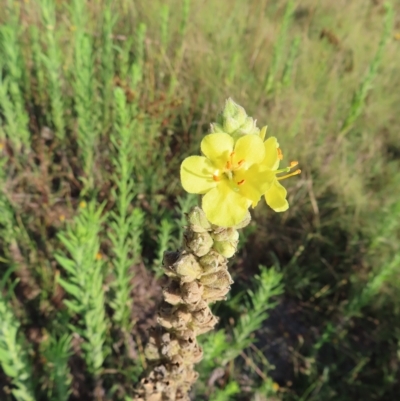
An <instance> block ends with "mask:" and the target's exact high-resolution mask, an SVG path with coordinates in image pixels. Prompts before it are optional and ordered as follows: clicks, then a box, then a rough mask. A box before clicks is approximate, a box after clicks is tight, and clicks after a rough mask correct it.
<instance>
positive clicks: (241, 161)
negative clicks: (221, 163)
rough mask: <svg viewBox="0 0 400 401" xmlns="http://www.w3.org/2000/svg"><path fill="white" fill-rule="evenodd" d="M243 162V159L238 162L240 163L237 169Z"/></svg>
mask: <svg viewBox="0 0 400 401" xmlns="http://www.w3.org/2000/svg"><path fill="white" fill-rule="evenodd" d="M244 162H245V160H244V159H243V160H240V161H239V162H238V167H240V166H241V165H242V164H243V163H244Z"/></svg>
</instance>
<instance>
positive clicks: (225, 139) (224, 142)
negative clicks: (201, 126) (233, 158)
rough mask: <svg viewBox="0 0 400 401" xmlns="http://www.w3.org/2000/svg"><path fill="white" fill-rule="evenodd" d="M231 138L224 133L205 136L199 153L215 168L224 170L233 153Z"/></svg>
mask: <svg viewBox="0 0 400 401" xmlns="http://www.w3.org/2000/svg"><path fill="white" fill-rule="evenodd" d="M233 144H234V140H233V138H232V137H231V136H230V135H228V134H226V133H222V132H221V133H217V134H209V135H206V136H205V137H204V138H203V140H202V141H201V151H202V152H203V154H204V156H206V157H207V158H208V159H210V160H211V161H212V162H213V163H214V165H215V167H216V168H220V169H222V168H224V167H225V164H226V162H227V161H228V160H229V158H230V154H231V153H232V151H233Z"/></svg>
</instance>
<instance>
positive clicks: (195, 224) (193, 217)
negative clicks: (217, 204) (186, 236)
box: [187, 206, 211, 233]
mask: <svg viewBox="0 0 400 401" xmlns="http://www.w3.org/2000/svg"><path fill="white" fill-rule="evenodd" d="M187 220H188V223H189V225H190V228H191V229H192V231H194V232H196V233H202V232H206V231H209V230H210V229H211V223H210V222H209V221H208V220H207V217H206V214H205V213H204V212H203V210H202V209H200V208H199V207H197V206H196V207H194V208H193V209H192V210H191V211H190V212H189V213H188V215H187Z"/></svg>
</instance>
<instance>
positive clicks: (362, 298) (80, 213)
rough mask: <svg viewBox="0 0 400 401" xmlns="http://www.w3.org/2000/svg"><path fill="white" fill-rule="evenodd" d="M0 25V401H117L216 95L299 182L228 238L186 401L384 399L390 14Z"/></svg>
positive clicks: (384, 10)
mask: <svg viewBox="0 0 400 401" xmlns="http://www.w3.org/2000/svg"><path fill="white" fill-rule="evenodd" d="M0 7H1V10H3V13H1V15H0V167H1V168H0V283H1V285H0V322H1V324H0V399H1V400H3V399H4V400H5V401H10V400H17V401H20V400H51V401H53V400H54V401H59V400H71V401H72V400H73V401H75V400H76V401H78V400H79V401H81V400H129V399H130V397H131V396H132V394H133V388H134V384H135V382H137V380H138V378H139V377H140V373H141V371H142V370H143V368H144V365H143V364H144V354H143V347H144V344H145V342H146V332H147V330H148V329H149V327H150V326H151V325H152V324H154V323H155V319H156V308H157V302H158V300H159V299H160V298H161V285H162V279H161V278H160V277H159V272H160V263H161V260H162V254H163V252H164V251H165V250H167V249H169V250H175V249H176V248H178V247H179V244H180V242H181V240H182V235H183V225H184V224H185V219H184V215H183V213H186V212H187V211H188V210H189V209H190V207H191V206H192V205H194V204H196V203H197V202H198V199H197V197H192V196H188V195H187V194H185V193H184V192H183V190H182V188H181V186H180V183H179V165H180V163H181V161H182V160H183V158H184V157H186V156H188V155H190V154H198V152H199V143H200V141H201V138H202V136H203V135H204V134H206V133H207V132H208V130H209V127H210V123H212V122H214V121H216V119H217V115H218V113H219V112H220V110H221V109H222V107H223V104H224V101H225V99H226V98H228V97H230V96H231V97H232V98H233V99H234V100H235V101H236V102H238V103H239V104H241V105H242V106H244V107H245V108H246V111H247V112H248V114H249V115H250V116H252V117H254V118H255V119H257V121H258V125H259V126H263V125H268V135H276V136H277V137H278V139H279V143H280V147H281V149H282V150H283V153H284V156H285V157H284V162H286V163H287V164H288V163H289V162H290V161H291V160H298V161H299V164H300V167H301V169H302V174H301V175H300V176H298V177H295V178H291V179H290V180H288V181H286V182H285V186H286V187H287V189H288V199H289V203H290V205H291V207H290V209H289V211H288V212H285V213H283V214H274V213H273V212H272V211H271V210H268V208H267V206H266V205H260V206H258V208H257V209H256V210H255V211H254V213H253V222H252V223H251V225H250V226H249V227H246V229H245V230H244V232H243V233H242V237H241V248H240V249H241V251H240V253H239V254H238V255H237V256H236V257H235V258H234V262H233V265H232V266H231V268H230V270H231V272H232V276H233V278H234V280H235V284H234V285H233V287H232V295H231V298H230V299H229V300H228V302H226V303H219V304H217V305H215V306H214V308H215V312H216V313H217V314H218V316H220V318H221V321H220V324H219V327H218V329H217V331H216V332H215V333H213V334H210V336H208V338H205V339H203V342H204V347H205V359H204V361H203V362H202V364H200V365H199V371H200V380H199V382H198V383H197V385H196V388H195V390H194V393H193V399H196V400H207V399H212V400H223V399H229V400H249V399H251V400H267V399H277V400H280V401H313V400H315V401H317V400H322V399H323V400H340V401H353V400H355V399H360V400H361V399H362V400H367V401H369V400H371V401H373V400H379V401H386V400H388V401H389V400H390V401H391V400H393V399H396V397H398V394H399V391H400V387H399V382H400V380H399V379H400V372H399V369H400V361H399V357H398V355H399V350H400V348H399V344H400V324H399V321H400V296H399V294H400V281H399V277H398V271H399V266H400V260H399V255H400V246H399V236H400V231H399V228H400V226H399V223H398V222H399V221H400V209H399V200H398V186H399V184H398V183H399V182H400V172H399V171H400V169H399V167H400V162H399V156H400V147H399V141H398V138H399V128H400V115H399V113H398V105H399V102H400V98H399V95H398V91H397V90H396V88H398V87H399V85H400V76H399V74H398V65H399V64H400V42H399V41H398V40H396V36H395V34H396V33H397V34H398V32H399V27H398V26H397V25H396V18H395V16H396V15H398V13H399V11H400V3H399V1H397V0H396V1H395V0H393V1H392V2H388V3H385V4H382V2H378V1H371V2H366V1H363V0H354V1H352V2H333V1H332V2H315V1H312V0H306V1H302V2H296V1H286V0H280V1H275V2H261V1H257V0H250V1H247V2H243V1H239V0H237V1H233V2H223V1H219V2H206V3H204V2H202V1H200V0H191V1H184V2H178V1H173V0H168V1H160V0H156V1H151V2H145V1H137V2H131V1H128V0H118V1H108V0H100V1H97V2H85V1H78V0H76V1H70V2H58V1H54V0H30V1H24V2H20V1H16V0H0ZM397 37H398V36H397ZM84 205H86V207H83V206H84ZM262 266H268V267H269V268H268V269H266V268H264V267H262Z"/></svg>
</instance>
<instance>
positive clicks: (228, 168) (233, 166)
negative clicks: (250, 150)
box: [213, 152, 246, 185]
mask: <svg viewBox="0 0 400 401" xmlns="http://www.w3.org/2000/svg"><path fill="white" fill-rule="evenodd" d="M234 157H235V152H232V153H231V154H230V155H229V160H227V162H226V163H225V166H224V168H223V169H222V171H221V172H222V174H225V176H226V177H228V179H229V180H230V181H233V179H234V176H235V175H234V173H235V171H237V170H239V169H241V168H243V167H244V165H245V163H246V161H245V160H244V159H242V160H239V161H238V162H235V161H234ZM213 180H214V181H221V177H220V170H216V171H215V172H214V175H213ZM244 182H245V180H240V181H238V182H236V184H237V185H242V184H243V183H244Z"/></svg>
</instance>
